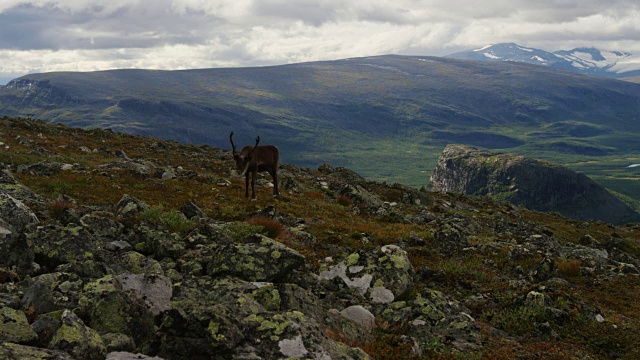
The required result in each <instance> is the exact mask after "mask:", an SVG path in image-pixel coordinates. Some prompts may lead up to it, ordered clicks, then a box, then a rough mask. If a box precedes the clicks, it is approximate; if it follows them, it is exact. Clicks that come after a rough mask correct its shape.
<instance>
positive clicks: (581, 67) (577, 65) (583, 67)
mask: <svg viewBox="0 0 640 360" xmlns="http://www.w3.org/2000/svg"><path fill="white" fill-rule="evenodd" d="M571 65H572V66H573V67H577V68H578V69H586V68H587V66H584V65H583V64H582V63H579V62H577V61H572V62H571Z"/></svg>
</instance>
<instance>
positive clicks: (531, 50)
mask: <svg viewBox="0 0 640 360" xmlns="http://www.w3.org/2000/svg"><path fill="white" fill-rule="evenodd" d="M517 48H518V49H520V50H522V51H527V52H533V49H529V48H525V47H522V46H517Z"/></svg>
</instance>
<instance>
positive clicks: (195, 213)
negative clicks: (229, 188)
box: [180, 201, 209, 219]
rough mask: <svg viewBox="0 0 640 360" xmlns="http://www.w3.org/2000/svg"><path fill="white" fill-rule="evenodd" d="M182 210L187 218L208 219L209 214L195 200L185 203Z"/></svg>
mask: <svg viewBox="0 0 640 360" xmlns="http://www.w3.org/2000/svg"><path fill="white" fill-rule="evenodd" d="M180 211H181V212H182V213H183V214H184V215H185V216H186V217H187V219H193V218H199V219H208V218H209V216H207V214H206V213H205V212H204V211H202V209H200V207H199V206H198V205H197V204H196V203H195V202H193V201H189V202H187V203H186V204H184V205H183V206H182V207H181V208H180Z"/></svg>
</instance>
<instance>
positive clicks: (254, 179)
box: [251, 171, 258, 200]
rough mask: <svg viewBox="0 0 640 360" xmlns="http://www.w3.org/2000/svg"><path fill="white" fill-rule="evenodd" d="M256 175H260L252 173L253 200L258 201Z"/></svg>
mask: <svg viewBox="0 0 640 360" xmlns="http://www.w3.org/2000/svg"><path fill="white" fill-rule="evenodd" d="M256 175H258V172H257V171H252V172H251V200H256V199H257V198H256Z"/></svg>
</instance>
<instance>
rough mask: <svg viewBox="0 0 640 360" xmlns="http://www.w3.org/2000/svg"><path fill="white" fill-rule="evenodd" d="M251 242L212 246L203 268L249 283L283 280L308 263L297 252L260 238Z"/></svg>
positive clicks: (259, 236) (212, 273) (209, 272)
mask: <svg viewBox="0 0 640 360" xmlns="http://www.w3.org/2000/svg"><path fill="white" fill-rule="evenodd" d="M251 241H252V242H251V243H247V244H231V245H212V246H210V247H209V249H208V251H207V252H205V253H204V256H203V257H204V259H205V260H204V261H203V266H204V267H205V268H206V273H207V274H208V275H211V276H226V275H233V276H237V277H239V278H241V279H244V280H247V281H279V280H282V279H283V278H284V277H285V276H287V275H288V274H289V273H290V272H291V271H292V270H294V269H296V268H298V267H300V266H301V265H302V264H304V261H305V258H304V256H302V255H301V254H300V253H298V252H297V251H295V250H293V249H290V248H288V247H286V246H284V245H282V244H281V243H279V242H276V241H273V240H271V239H269V238H267V237H264V236H261V235H256V236H255V237H254V238H253V240H251Z"/></svg>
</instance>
